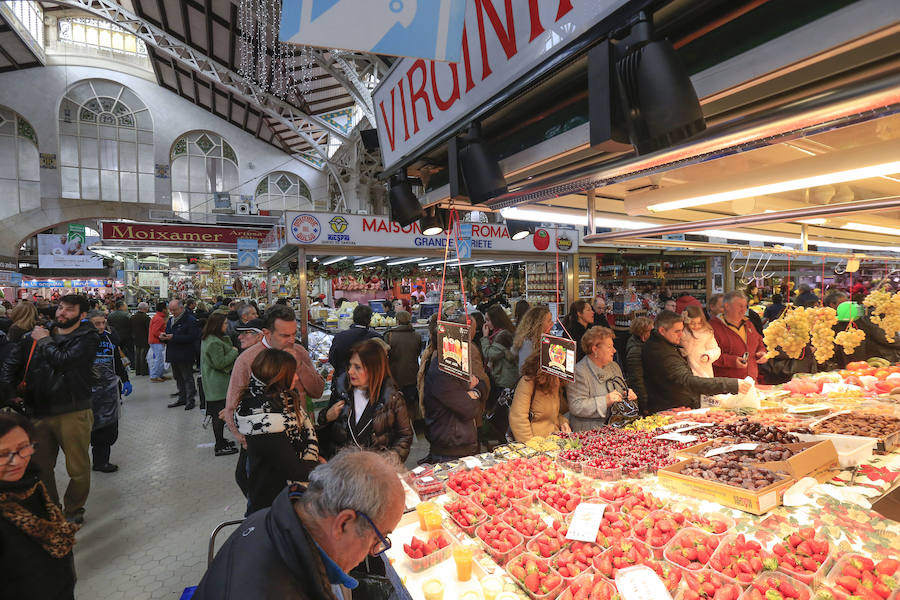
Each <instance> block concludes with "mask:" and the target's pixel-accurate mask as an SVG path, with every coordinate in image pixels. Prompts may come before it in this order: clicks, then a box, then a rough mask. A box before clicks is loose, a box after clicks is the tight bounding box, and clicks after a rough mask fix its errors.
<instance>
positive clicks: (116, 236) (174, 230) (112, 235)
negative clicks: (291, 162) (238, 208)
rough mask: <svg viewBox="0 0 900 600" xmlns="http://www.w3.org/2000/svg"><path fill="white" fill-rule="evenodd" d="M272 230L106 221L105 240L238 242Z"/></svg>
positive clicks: (182, 243)
mask: <svg viewBox="0 0 900 600" xmlns="http://www.w3.org/2000/svg"><path fill="white" fill-rule="evenodd" d="M268 234H269V229H268V228H266V229H250V228H247V227H207V226H204V225H157V224H151V223H103V240H104V241H107V240H118V241H123V242H153V243H154V244H180V245H184V244H234V245H236V244H237V241H238V239H239V238H241V239H251V240H259V241H260V242H262V241H263V240H264V239H265V238H266V236H267V235H268Z"/></svg>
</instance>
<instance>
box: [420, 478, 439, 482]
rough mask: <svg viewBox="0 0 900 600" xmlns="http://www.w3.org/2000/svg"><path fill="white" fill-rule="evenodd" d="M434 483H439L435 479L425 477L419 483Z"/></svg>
mask: <svg viewBox="0 0 900 600" xmlns="http://www.w3.org/2000/svg"><path fill="white" fill-rule="evenodd" d="M432 481H437V479H435V478H434V477H423V478H422V479H420V480H419V483H431V482H432Z"/></svg>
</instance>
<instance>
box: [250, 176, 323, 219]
mask: <svg viewBox="0 0 900 600" xmlns="http://www.w3.org/2000/svg"><path fill="white" fill-rule="evenodd" d="M255 196H256V198H255V199H256V207H257V209H258V210H313V209H316V208H324V207H317V206H315V204H314V202H313V200H312V194H311V193H310V191H309V186H308V185H306V182H305V181H303V180H302V179H300V177H298V176H297V175H295V174H294V173H288V172H286V171H273V172H272V173H269V174H268V175H265V176H264V177H263V178H262V179H260V180H259V183H258V184H256V194H255Z"/></svg>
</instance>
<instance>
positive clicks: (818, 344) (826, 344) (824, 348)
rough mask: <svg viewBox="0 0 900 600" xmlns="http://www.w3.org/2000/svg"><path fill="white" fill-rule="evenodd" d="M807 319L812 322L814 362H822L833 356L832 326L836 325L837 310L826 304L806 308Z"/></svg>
mask: <svg viewBox="0 0 900 600" xmlns="http://www.w3.org/2000/svg"><path fill="white" fill-rule="evenodd" d="M806 313H807V319H808V320H809V321H810V322H811V323H812V345H813V348H815V351H816V352H815V354H816V362H817V363H824V362H825V361H826V360H828V359H829V358H831V357H832V356H834V326H835V325H837V322H838V320H837V311H836V310H834V309H833V308H831V307H828V306H821V307H817V308H808V309H806Z"/></svg>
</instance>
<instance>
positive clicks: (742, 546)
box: [709, 533, 778, 585]
mask: <svg viewBox="0 0 900 600" xmlns="http://www.w3.org/2000/svg"><path fill="white" fill-rule="evenodd" d="M709 566H710V567H712V568H713V569H715V570H716V571H718V572H720V573H722V574H723V575H727V576H728V577H731V578H732V579H734V580H736V581H737V582H738V583H742V584H744V585H747V584H749V583H750V582H752V581H753V579H754V578H756V576H757V575H759V574H760V573H762V571H763V569H765V570H767V571H774V570H775V569H776V568H778V562H777V561H776V560H774V559H773V558H771V555H770V554H769V553H768V552H766V551H765V550H763V549H762V546H761V545H760V544H759V542H757V541H756V540H752V539H749V540H748V539H747V538H746V537H745V536H744V534H743V533H741V534H738V535H730V536H728V537H726V538H725V539H724V540H722V543H721V544H719V549H718V551H717V552H716V554H715V555H714V556H713V557H712V559H711V560H710V561H709Z"/></svg>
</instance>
